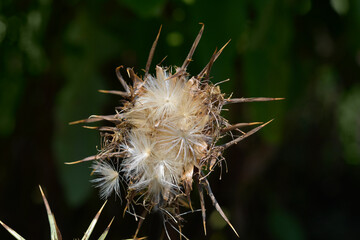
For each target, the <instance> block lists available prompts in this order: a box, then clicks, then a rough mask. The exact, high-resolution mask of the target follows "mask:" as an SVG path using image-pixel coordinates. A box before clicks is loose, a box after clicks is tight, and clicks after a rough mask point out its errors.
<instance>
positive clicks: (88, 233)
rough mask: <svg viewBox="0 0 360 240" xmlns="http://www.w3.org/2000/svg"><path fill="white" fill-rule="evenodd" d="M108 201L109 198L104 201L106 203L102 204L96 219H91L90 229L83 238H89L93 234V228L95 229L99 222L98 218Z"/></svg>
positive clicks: (85, 239) (84, 239)
mask: <svg viewBox="0 0 360 240" xmlns="http://www.w3.org/2000/svg"><path fill="white" fill-rule="evenodd" d="M106 203H107V200H106V201H105V202H104V204H103V205H102V207H101V208H100V210H99V211H98V212H97V213H96V215H95V217H94V219H93V220H92V221H91V223H90V225H89V227H88V229H87V230H86V232H85V234H84V236H83V238H82V239H81V240H88V239H89V237H90V235H91V233H92V231H93V229H94V227H95V225H96V223H97V221H98V219H99V217H100V214H101V212H102V210H103V208H104V207H105V205H106Z"/></svg>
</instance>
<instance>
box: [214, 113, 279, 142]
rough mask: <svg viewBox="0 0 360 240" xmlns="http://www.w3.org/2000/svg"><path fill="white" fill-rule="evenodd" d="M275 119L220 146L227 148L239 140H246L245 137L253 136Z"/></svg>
mask: <svg viewBox="0 0 360 240" xmlns="http://www.w3.org/2000/svg"><path fill="white" fill-rule="evenodd" d="M273 120H274V119H271V120H270V121H268V122H266V123H264V124H262V125H260V126H258V127H256V128H254V129H252V130H250V131H249V132H247V133H245V134H244V135H241V136H240V137H238V138H236V139H234V140H232V141H230V142H228V143H225V144H223V145H220V146H219V147H221V148H223V149H226V148H228V147H230V146H231V145H233V144H237V143H238V142H240V141H242V140H244V139H245V138H247V137H249V136H251V135H252V134H254V133H256V132H257V131H259V130H260V129H261V128H263V127H265V126H266V125H268V124H269V123H271V122H272V121H273Z"/></svg>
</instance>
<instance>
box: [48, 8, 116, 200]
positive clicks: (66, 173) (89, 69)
mask: <svg viewBox="0 0 360 240" xmlns="http://www.w3.org/2000/svg"><path fill="white" fill-rule="evenodd" d="M95 33H96V34H95ZM94 34H95V35H94ZM104 36H105V35H104V33H102V31H101V29H99V28H98V27H97V25H96V24H95V23H93V22H92V19H91V18H89V17H88V16H87V15H86V14H85V13H83V14H79V15H78V17H77V18H76V19H74V21H73V22H72V25H71V27H70V28H69V29H68V31H67V34H66V41H67V44H68V45H69V48H68V52H66V55H65V58H64V61H63V66H62V68H63V72H64V76H65V77H66V85H65V86H64V87H63V89H62V90H61V91H60V93H59V95H58V99H57V106H56V120H57V127H56V134H55V139H54V148H55V152H56V155H57V160H58V164H59V169H60V176H61V180H62V183H63V185H64V186H65V193H66V198H67V200H68V202H69V203H70V204H71V205H73V206H78V205H81V204H82V203H83V201H84V200H85V199H86V198H87V196H88V195H89V193H90V183H89V179H90V170H89V168H87V167H85V166H87V165H86V164H85V165H75V166H65V165H64V162H72V161H76V160H79V159H82V158H84V157H87V156H89V155H93V154H96V145H97V143H99V142H100V141H99V138H100V137H99V134H98V132H96V131H89V130H87V129H83V128H81V126H79V125H78V126H68V123H69V122H71V121H74V120H79V119H83V118H87V117H89V116H90V115H92V114H101V110H100V109H101V106H102V105H103V103H104V99H105V96H104V95H103V94H101V93H98V92H97V90H98V89H106V87H105V86H104V79H103V78H102V76H101V75H100V73H99V71H100V69H99V65H101V62H102V61H103V60H104V59H106V57H107V56H108V55H109V54H112V52H109V51H102V50H103V48H100V47H99V46H101V45H102V43H103V42H106V40H103V39H104V38H105V39H106V37H104ZM103 45H104V46H105V44H103ZM105 48H106V46H105Z"/></svg>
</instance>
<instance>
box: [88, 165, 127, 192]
mask: <svg viewBox="0 0 360 240" xmlns="http://www.w3.org/2000/svg"><path fill="white" fill-rule="evenodd" d="M91 168H92V169H93V172H92V173H93V174H94V175H95V176H96V178H94V179H92V180H91V182H92V183H94V184H95V186H96V187H97V188H99V189H100V191H99V193H100V197H101V198H102V199H107V198H108V197H110V196H111V194H112V193H113V192H115V193H116V195H118V196H119V197H121V194H120V175H119V171H118V170H117V168H116V167H115V166H114V165H113V163H112V162H107V161H99V162H95V163H94V164H93V165H92V166H91Z"/></svg>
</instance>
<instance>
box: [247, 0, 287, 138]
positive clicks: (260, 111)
mask: <svg viewBox="0 0 360 240" xmlns="http://www.w3.org/2000/svg"><path fill="white" fill-rule="evenodd" d="M255 6H256V7H257V9H256V10H257V14H259V17H258V18H257V19H258V21H257V22H256V25H254V26H253V30H252V33H251V34H250V42H251V44H250V46H249V48H248V50H247V51H246V52H245V54H244V73H245V76H244V80H245V94H246V96H245V97H254V96H257V97H285V98H287V97H288V84H289V82H290V79H289V78H291V74H290V64H289V55H288V52H289V50H290V44H291V41H292V28H291V25H290V18H291V16H290V14H289V11H288V6H287V5H286V4H279V3H278V2H277V1H274V0H272V1H268V2H267V3H266V6H264V5H263V4H258V5H255ZM285 101H286V100H285ZM285 101H283V102H267V103H256V104H251V106H250V105H248V106H246V107H247V108H246V111H248V112H249V113H250V115H251V120H252V121H267V120H268V119H272V118H276V119H275V122H274V123H276V124H273V125H272V127H271V128H266V129H264V131H263V133H264V136H265V138H266V139H267V140H268V141H271V142H279V141H280V138H281V136H282V129H281V128H282V126H283V118H282V115H284V112H285V104H284V102H285Z"/></svg>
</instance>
